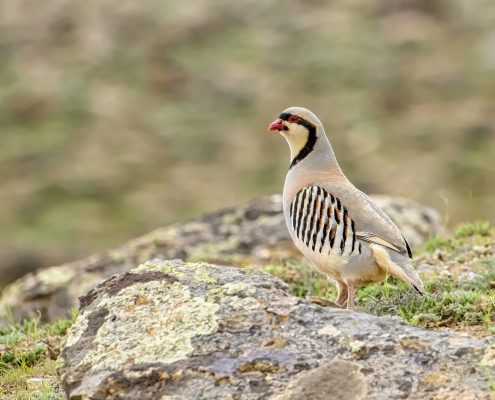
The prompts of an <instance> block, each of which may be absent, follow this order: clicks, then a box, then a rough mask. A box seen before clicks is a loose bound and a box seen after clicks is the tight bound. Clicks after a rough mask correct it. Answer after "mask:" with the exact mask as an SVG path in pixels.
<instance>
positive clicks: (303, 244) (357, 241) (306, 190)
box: [268, 107, 426, 308]
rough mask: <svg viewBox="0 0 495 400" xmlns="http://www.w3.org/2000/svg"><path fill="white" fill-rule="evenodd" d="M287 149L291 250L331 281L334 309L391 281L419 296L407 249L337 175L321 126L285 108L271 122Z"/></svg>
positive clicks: (286, 190)
mask: <svg viewBox="0 0 495 400" xmlns="http://www.w3.org/2000/svg"><path fill="white" fill-rule="evenodd" d="M268 130H269V131H278V132H280V133H281V134H282V136H283V137H285V139H286V140H287V142H288V143H289V147H290V166H289V172H288V173H287V177H286V179H285V185H284V194H283V209H284V215H285V220H286V222H287V226H288V228H289V232H290V235H291V237H292V239H293V241H294V243H295V245H296V247H297V248H298V249H299V250H300V251H301V252H302V254H303V255H304V256H305V257H306V258H307V259H308V260H309V261H310V262H311V263H312V264H313V265H314V266H315V267H316V269H317V270H318V271H320V272H322V273H324V274H326V275H327V276H328V277H329V278H332V279H333V280H335V281H336V282H337V289H338V298H337V300H336V302H337V304H338V305H340V306H342V305H343V304H344V303H345V302H346V301H347V308H354V306H355V297H356V291H355V290H356V287H358V286H361V285H365V284H368V283H372V282H378V281H381V280H383V279H384V278H385V277H386V276H387V274H391V275H393V276H395V277H397V278H399V279H401V280H402V281H404V282H406V283H408V284H410V285H411V286H413V287H414V288H415V289H416V290H417V291H418V292H419V293H421V294H425V293H426V291H425V289H424V286H423V283H422V282H421V279H420V278H419V276H418V274H417V273H416V271H415V270H414V268H413V267H412V266H411V262H410V259H411V258H412V253H411V249H410V247H409V244H408V243H407V241H406V239H405V238H404V236H403V235H402V234H401V233H400V231H399V229H398V228H397V226H395V224H394V223H393V222H392V220H391V219H390V218H389V217H388V216H387V215H386V214H385V213H384V212H383V211H382V210H381V209H380V208H379V207H378V206H377V205H375V204H374V203H373V201H372V200H371V199H370V198H369V197H368V196H366V194H364V193H363V192H361V191H360V190H358V189H357V188H356V187H355V186H354V185H353V184H352V183H351V182H350V181H349V180H348V179H347V178H346V176H345V175H344V173H343V172H342V170H341V169H340V167H339V164H338V163H337V159H336V158H335V154H334V152H333V149H332V147H331V145H330V142H329V141H328V138H327V136H326V134H325V131H324V129H323V125H322V124H321V122H320V120H319V119H318V118H317V117H316V115H314V114H313V113H312V112H311V111H309V110H307V109H305V108H299V107H290V108H288V109H286V110H285V111H283V112H282V113H281V114H280V115H279V117H278V118H277V119H276V120H275V121H273V122H272V123H271V124H270V125H269V127H268Z"/></svg>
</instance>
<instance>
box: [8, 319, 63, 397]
mask: <svg viewBox="0 0 495 400" xmlns="http://www.w3.org/2000/svg"><path fill="white" fill-rule="evenodd" d="M71 324H72V321H69V320H59V321H56V322H54V323H53V324H49V325H40V324H39V323H38V322H37V321H35V320H31V321H25V322H23V323H13V324H11V325H10V326H8V327H6V328H0V398H1V399H4V400H24V399H26V400H27V399H30V400H34V399H36V400H56V399H57V400H58V399H62V398H64V396H63V392H62V390H61V388H60V386H59V383H58V378H57V373H56V361H55V360H56V359H57V357H58V355H59V352H60V346H61V343H62V340H63V337H64V336H65V333H66V331H67V329H68V328H69V327H70V325H71Z"/></svg>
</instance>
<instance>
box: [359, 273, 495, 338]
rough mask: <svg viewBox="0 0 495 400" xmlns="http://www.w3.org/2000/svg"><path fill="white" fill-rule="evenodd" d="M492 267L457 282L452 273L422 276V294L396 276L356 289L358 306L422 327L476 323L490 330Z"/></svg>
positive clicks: (493, 317)
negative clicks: (423, 285)
mask: <svg viewBox="0 0 495 400" xmlns="http://www.w3.org/2000/svg"><path fill="white" fill-rule="evenodd" d="M494 274H495V270H494V269H490V270H487V271H485V273H483V274H481V275H480V276H479V277H478V278H475V279H473V280H468V281H466V282H462V281H461V282H459V280H456V278H454V277H445V276H443V277H442V278H440V277H435V278H430V279H427V280H425V282H424V283H425V287H426V289H427V291H428V295H426V296H424V297H421V296H419V295H417V294H416V293H414V292H413V291H412V290H411V289H410V288H409V287H408V286H406V285H405V284H404V283H402V282H400V281H398V280H396V279H388V280H386V281H385V282H383V283H380V284H374V285H369V286H367V287H364V288H361V289H359V291H358V296H359V308H361V309H363V310H364V311H366V312H369V313H371V314H375V315H395V316H399V317H401V318H402V319H403V320H404V321H406V322H409V323H411V324H414V325H422V326H425V327H440V326H460V327H463V326H464V327H469V326H479V327H482V328H484V329H485V330H486V331H492V329H493V328H492V324H493V322H494V321H495V290H493V288H488V286H489V284H488V283H487V282H489V281H490V279H491V277H492V276H493V275H494Z"/></svg>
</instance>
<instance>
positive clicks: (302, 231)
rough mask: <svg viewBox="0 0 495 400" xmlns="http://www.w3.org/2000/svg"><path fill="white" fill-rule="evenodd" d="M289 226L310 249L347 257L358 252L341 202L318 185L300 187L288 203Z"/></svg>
mask: <svg viewBox="0 0 495 400" xmlns="http://www.w3.org/2000/svg"><path fill="white" fill-rule="evenodd" d="M289 216H290V225H291V226H290V228H292V232H293V236H294V240H299V241H300V242H302V243H303V244H304V246H306V247H307V248H308V249H310V250H311V251H312V252H315V253H320V254H330V253H333V254H338V255H342V256H350V255H352V254H360V253H361V244H360V243H359V242H358V241H357V240H356V229H355V224H354V221H353V220H352V218H351V217H350V216H349V213H348V211H347V209H346V208H345V207H344V206H343V204H342V203H341V201H340V200H339V199H338V198H336V197H335V196H333V195H332V194H331V193H328V192H327V191H326V190H325V189H323V188H321V187H319V186H308V187H306V188H304V189H302V190H300V191H299V192H298V193H297V194H296V196H295V197H294V199H293V200H292V203H291V205H290V209H289Z"/></svg>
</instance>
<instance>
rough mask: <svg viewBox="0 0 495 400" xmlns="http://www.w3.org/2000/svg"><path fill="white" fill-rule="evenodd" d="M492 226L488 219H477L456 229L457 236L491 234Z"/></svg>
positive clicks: (458, 237)
mask: <svg viewBox="0 0 495 400" xmlns="http://www.w3.org/2000/svg"><path fill="white" fill-rule="evenodd" d="M491 232H492V226H491V224H490V222H488V221H475V222H473V223H469V224H462V225H459V227H458V228H457V229H456V230H455V234H454V236H455V238H457V239H460V238H465V237H469V236H474V235H480V236H490V235H491Z"/></svg>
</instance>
